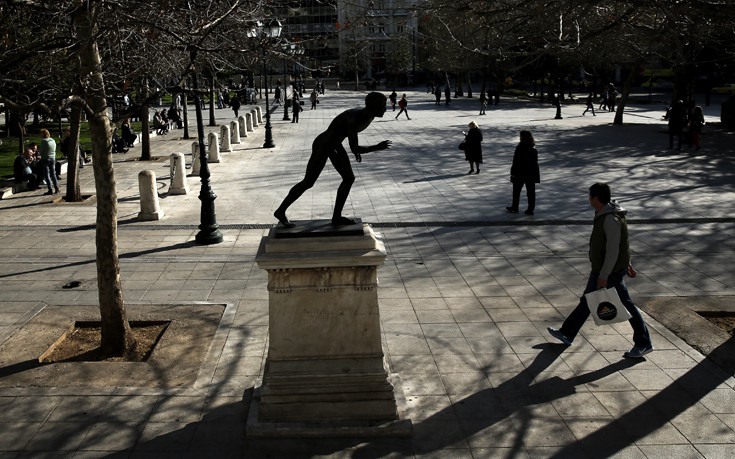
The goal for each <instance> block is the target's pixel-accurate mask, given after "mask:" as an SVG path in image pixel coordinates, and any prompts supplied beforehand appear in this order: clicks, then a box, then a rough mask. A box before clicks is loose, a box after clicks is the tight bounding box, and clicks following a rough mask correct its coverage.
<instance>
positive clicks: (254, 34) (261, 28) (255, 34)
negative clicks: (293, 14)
mask: <svg viewBox="0 0 735 459" xmlns="http://www.w3.org/2000/svg"><path fill="white" fill-rule="evenodd" d="M281 30H283V26H281V21H279V20H278V19H270V20H268V21H267V22H266V23H264V22H263V21H258V22H256V24H255V26H254V27H251V28H250V29H249V30H248V32H247V36H248V37H249V38H261V39H264V40H263V42H262V44H261V46H262V48H263V77H264V79H265V88H264V89H265V142H264V143H263V148H273V147H275V146H276V144H275V143H273V132H272V129H271V112H270V106H269V104H268V66H267V63H266V60H265V47H266V44H267V43H268V39H270V38H278V37H280V36H281Z"/></svg>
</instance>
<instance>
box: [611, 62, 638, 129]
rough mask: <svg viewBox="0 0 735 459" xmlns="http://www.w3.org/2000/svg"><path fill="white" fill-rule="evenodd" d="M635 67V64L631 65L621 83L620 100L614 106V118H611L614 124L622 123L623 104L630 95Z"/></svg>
mask: <svg viewBox="0 0 735 459" xmlns="http://www.w3.org/2000/svg"><path fill="white" fill-rule="evenodd" d="M637 68H638V66H637V65H633V66H631V68H630V73H629V74H628V78H626V79H625V83H623V93H622V94H620V101H619V102H618V106H617V107H616V108H615V119H614V120H613V124H614V125H622V124H623V112H624V111H625V104H626V103H627V102H628V97H629V96H630V90H631V89H632V88H633V82H634V81H635V77H636V71H635V69H637Z"/></svg>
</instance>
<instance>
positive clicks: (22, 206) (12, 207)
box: [0, 196, 53, 211]
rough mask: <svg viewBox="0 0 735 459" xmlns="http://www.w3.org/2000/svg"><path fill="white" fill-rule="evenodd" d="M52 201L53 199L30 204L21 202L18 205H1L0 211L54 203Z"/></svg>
mask: <svg viewBox="0 0 735 459" xmlns="http://www.w3.org/2000/svg"><path fill="white" fill-rule="evenodd" d="M35 197H37V196H28V198H35ZM21 199H22V198H21ZM52 203H53V201H41V202H29V203H28V204H20V205H17V206H7V207H0V211H3V210H9V209H28V208H29V207H36V206H45V205H47V204H52Z"/></svg>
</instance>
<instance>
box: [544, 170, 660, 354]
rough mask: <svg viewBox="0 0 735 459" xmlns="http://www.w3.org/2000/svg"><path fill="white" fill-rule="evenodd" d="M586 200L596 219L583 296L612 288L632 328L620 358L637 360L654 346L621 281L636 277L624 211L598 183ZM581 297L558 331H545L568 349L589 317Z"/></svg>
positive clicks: (552, 329) (602, 184)
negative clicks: (627, 347) (629, 346)
mask: <svg viewBox="0 0 735 459" xmlns="http://www.w3.org/2000/svg"><path fill="white" fill-rule="evenodd" d="M589 200H590V205H592V207H593V208H594V209H595V218H594V221H593V225H592V235H591V236H590V244H589V259H590V263H591V265H592V267H591V270H590V275H589V278H588V279H587V286H586V287H585V289H584V294H587V293H589V292H593V291H595V290H599V289H601V288H615V291H616V292H617V294H618V296H619V297H620V300H621V302H622V303H623V306H625V309H626V310H627V311H628V312H629V313H630V315H631V318H630V320H629V321H628V322H629V323H630V325H631V327H632V328H633V343H634V344H633V348H632V349H631V350H629V351H626V352H625V353H624V354H623V356H624V357H627V358H633V359H639V358H642V357H643V356H644V355H646V354H648V353H650V352H651V351H653V344H652V343H651V336H650V335H649V333H648V327H646V323H645V322H644V321H643V317H642V316H641V313H640V311H639V310H638V308H637V307H636V306H635V304H633V300H631V298H630V294H629V293H628V288H627V287H626V285H625V280H624V278H625V276H626V274H627V275H628V276H629V277H631V278H632V277H635V276H636V274H637V273H636V270H635V269H633V266H632V265H631V263H630V249H629V245H628V224H627V222H626V214H627V211H626V210H625V209H623V208H622V207H621V206H620V205H619V204H618V203H616V202H615V201H611V200H610V186H609V185H608V184H607V183H602V182H598V183H595V184H594V185H592V186H591V187H590V189H589ZM584 294H583V295H582V296H581V297H580V299H579V304H577V307H576V308H575V309H574V311H572V313H571V314H570V315H569V317H567V318H566V320H565V321H564V324H563V325H562V326H561V328H560V329H558V330H557V329H555V328H552V327H549V328H548V329H547V330H548V331H549V333H550V334H551V336H553V337H554V338H556V339H558V340H559V341H561V342H562V343H564V344H565V345H567V346H571V344H572V342H573V341H574V338H575V337H576V336H577V333H579V329H580V328H582V325H583V324H584V322H585V321H586V320H587V317H589V315H590V310H589V307H588V306H587V299H586V298H585V296H584Z"/></svg>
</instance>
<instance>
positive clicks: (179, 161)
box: [168, 153, 189, 194]
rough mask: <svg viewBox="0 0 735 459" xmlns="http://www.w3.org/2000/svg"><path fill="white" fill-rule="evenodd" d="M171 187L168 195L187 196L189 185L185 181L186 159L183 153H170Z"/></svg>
mask: <svg viewBox="0 0 735 459" xmlns="http://www.w3.org/2000/svg"><path fill="white" fill-rule="evenodd" d="M170 170H171V185H170V186H169V188H168V194H187V193H189V184H188V183H187V181H186V159H184V154H183V153H171V166H170Z"/></svg>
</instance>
